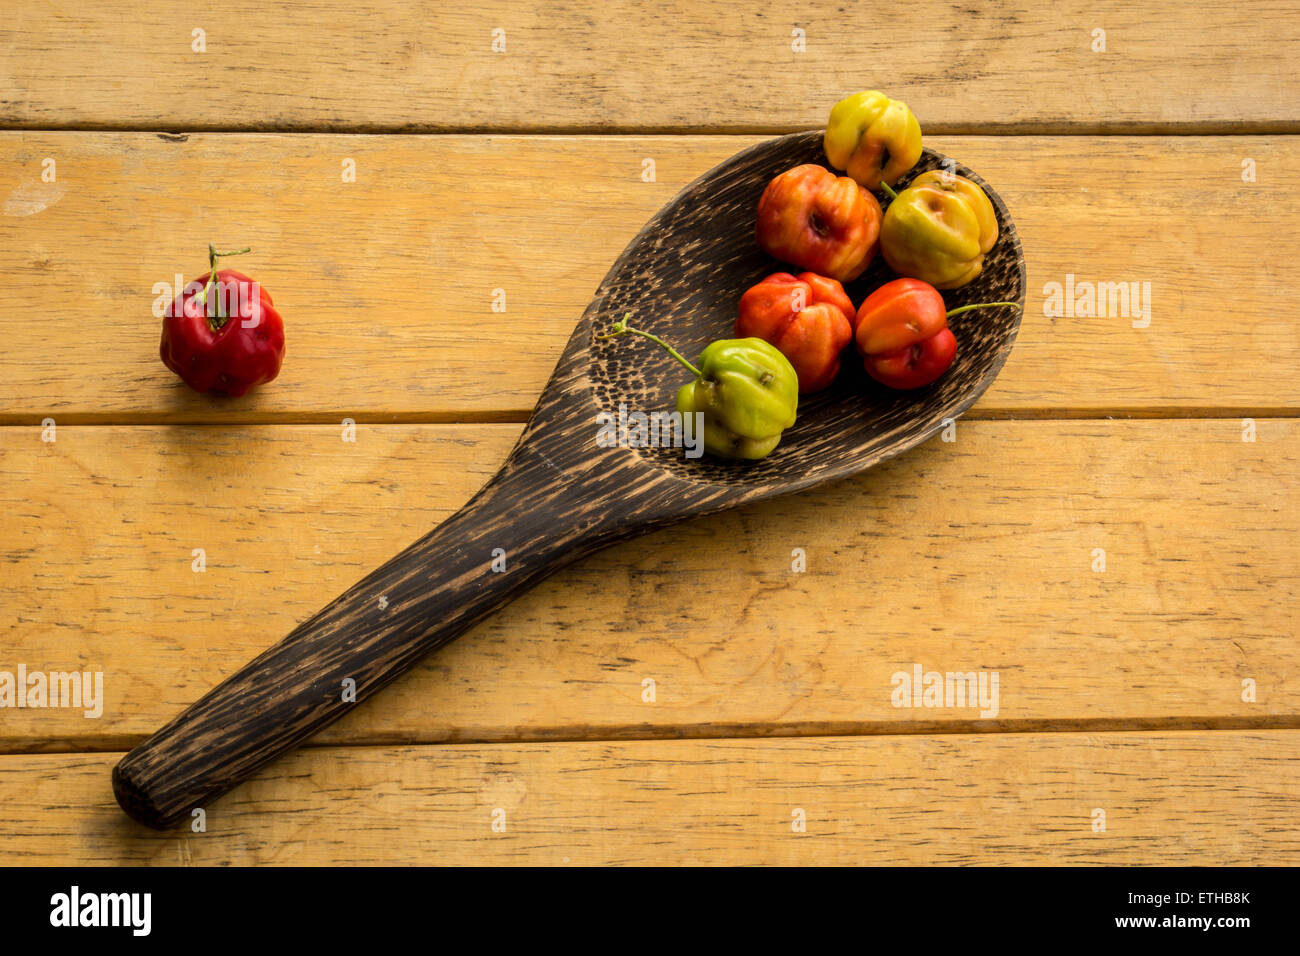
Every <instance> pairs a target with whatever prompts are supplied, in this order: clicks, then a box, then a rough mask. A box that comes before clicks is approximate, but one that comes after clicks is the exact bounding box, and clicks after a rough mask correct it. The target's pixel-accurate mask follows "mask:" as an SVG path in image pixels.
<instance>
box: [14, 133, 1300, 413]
mask: <svg viewBox="0 0 1300 956" xmlns="http://www.w3.org/2000/svg"><path fill="white" fill-rule="evenodd" d="M757 141H758V140H757V139H755V138H753V137H676V136H669V137H510V136H483V137H479V136H468V137H460V136H452V137H423V136H401V137H397V136H379V137H370V136H356V137H342V136H310V137H308V136H291V135H281V136H258V135H216V134H207V135H192V136H190V137H189V139H188V140H187V141H186V142H183V143H182V142H171V141H166V140H163V139H160V138H159V137H157V136H153V135H122V134H94V135H91V134H51V133H7V134H3V135H0V154H3V156H4V158H5V162H3V163H0V177H3V178H0V197H3V198H4V201H5V204H6V208H7V209H8V210H9V211H10V213H11V215H9V216H7V217H5V219H4V222H5V228H4V229H3V230H0V281H3V283H4V285H5V288H6V290H7V294H6V298H5V301H4V304H3V306H0V335H3V337H4V340H5V342H6V349H5V351H4V353H3V354H2V355H0V422H9V423H15V422H16V423H24V424H25V423H35V422H39V421H40V420H41V419H42V418H44V417H45V416H47V415H52V416H54V417H55V418H56V420H58V421H60V422H77V421H92V422H103V421H112V422H137V421H178V422H207V421H223V422H230V421H248V422H264V421H333V422H338V421H340V420H341V419H342V418H343V417H344V416H351V417H354V418H357V419H358V420H373V421H392V420H400V421H474V420H497V421H500V420H513V421H522V420H523V419H524V418H525V417H526V414H527V412H528V411H529V410H530V409H531V408H532V406H533V403H534V402H535V401H536V398H537V395H538V394H539V392H540V390H541V388H542V386H543V385H544V384H545V382H546V379H547V376H548V375H549V374H550V371H551V369H552V368H553V366H554V364H555V361H556V359H557V357H558V356H559V354H560V351H561V349H562V347H563V345H564V342H565V341H566V339H567V336H568V334H569V332H570V331H571V330H572V328H573V324H574V322H575V321H576V320H577V318H578V316H579V315H581V313H582V311H583V309H584V308H585V307H586V304H587V302H588V301H589V299H590V297H591V293H592V291H593V290H594V289H595V288H596V286H597V284H598V283H599V281H600V279H601V276H603V275H604V272H605V270H606V269H607V268H608V266H609V264H610V262H611V261H612V260H613V258H614V257H615V256H616V255H617V253H618V251H619V250H621V249H622V248H623V246H624V245H625V244H626V243H627V242H628V241H629V240H630V239H631V238H632V237H633V236H634V235H635V234H636V232H637V230H638V229H639V228H640V227H641V226H642V224H644V222H645V221H646V220H647V219H649V218H650V216H652V215H653V214H654V213H655V211H656V210H658V208H659V207H660V206H661V205H662V204H664V203H665V202H667V201H668V200H669V199H670V198H672V196H673V195H674V194H675V193H676V192H677V190H678V189H679V188H680V187H682V186H683V185H685V184H686V183H687V182H689V181H690V180H691V179H693V178H694V177H696V176H697V175H699V174H701V173H703V172H704V171H705V170H706V169H708V168H710V167H711V166H713V165H714V164H716V163H718V162H721V161H722V160H724V159H726V158H727V157H728V156H730V155H732V154H733V153H734V152H736V151H737V150H739V149H741V148H743V147H745V146H748V145H750V144H752V143H754V142H757ZM931 145H934V146H936V147H939V148H942V149H943V150H944V151H946V152H947V153H949V154H950V155H952V156H954V157H956V158H957V159H959V160H960V161H962V162H964V163H967V164H969V165H970V166H971V167H972V168H974V169H975V170H977V171H978V172H979V173H980V174H981V175H983V176H984V177H985V178H986V179H987V180H988V181H989V182H990V183H991V184H992V185H993V187H994V188H995V189H996V190H998V192H999V193H1001V194H1002V195H1003V198H1004V199H1005V200H1006V202H1007V204H1008V206H1009V207H1010V209H1011V211H1012V214H1013V217H1014V218H1015V221H1016V225H1017V228H1018V229H1019V231H1020V235H1021V239H1022V242H1023V244H1024V248H1025V251H1026V258H1027V264H1028V270H1029V286H1028V288H1029V298H1028V301H1027V310H1026V314H1025V316H1024V319H1023V322H1022V325H1021V330H1020V333H1019V336H1018V339H1017V343H1016V348H1015V350H1014V352H1013V353H1012V356H1011V358H1010V361H1009V363H1008V365H1007V367H1006V369H1005V370H1004V372H1003V374H1002V375H1001V376H1000V378H999V380H998V382H997V383H996V384H995V385H994V387H993V388H992V389H991V390H990V391H989V392H988V393H987V394H986V395H985V396H984V397H983V399H982V400H981V401H980V403H979V404H978V405H977V406H976V408H975V409H974V410H973V414H975V415H977V416H984V417H990V416H998V417H1000V416H1009V415H1015V416H1031V417H1032V416H1041V415H1052V416H1061V415H1074V414H1078V415H1106V414H1124V413H1127V412H1137V413H1142V414H1198V413H1200V414H1204V413H1210V414H1214V413H1216V412H1217V413H1219V414H1227V415H1232V414H1238V413H1240V414H1265V413H1267V412H1269V411H1272V412H1274V413H1278V412H1285V413H1289V412H1291V411H1292V410H1294V409H1295V408H1296V407H1297V402H1300V399H1297V393H1296V390H1295V389H1294V388H1293V387H1292V384H1293V382H1294V381H1295V379H1296V377H1297V375H1300V337H1298V336H1297V331H1296V325H1295V323H1294V322H1292V321H1291V319H1290V318H1289V316H1291V315H1292V314H1295V313H1296V312H1297V311H1300V292H1298V291H1297V287H1296V285H1295V284H1294V283H1292V282H1290V281H1288V280H1287V278H1286V277H1287V276H1288V275H1289V270H1290V268H1291V260H1290V253H1289V249H1288V247H1287V244H1286V243H1284V242H1279V241H1277V237H1278V236H1282V235H1286V234H1288V233H1289V231H1290V230H1291V228H1292V226H1293V224H1294V222H1295V221H1296V220H1297V218H1300V200H1298V199H1297V196H1296V193H1295V191H1294V190H1292V189H1290V188H1289V180H1288V179H1287V176H1286V170H1288V169H1291V168H1295V167H1296V166H1297V165H1300V138H1294V137H1214V138H1210V139H1193V138H1186V137H1176V138H1152V137H1136V138H1104V139H1087V138H1083V139H1081V138H1076V137H1063V138H1057V137H1013V138H1012V137H943V138H941V139H933V140H931ZM47 156H48V157H53V158H55V160H56V163H57V170H58V177H59V178H58V182H56V183H49V184H43V183H41V182H40V176H41V162H42V159H43V158H45V157H47ZM345 157H351V158H354V159H356V161H357V163H358V179H357V182H356V183H349V184H344V183H342V182H341V165H340V164H341V161H342V160H343V159H344V158H345ZM643 158H654V159H655V160H656V171H657V172H656V175H657V181H656V182H654V183H646V182H642V180H641V170H642V165H641V162H642V159H643ZM1243 158H1252V159H1254V160H1255V161H1256V163H1257V168H1258V182H1256V183H1253V184H1246V183H1242V182H1241V178H1240V176H1241V162H1242V160H1243ZM268 210H274V213H273V214H272V213H269V212H268ZM23 212H27V213H28V214H26V215H20V214H19V213H23ZM196 222H197V223H199V224H200V225H199V226H197V227H196V225H195V224H196ZM209 239H211V240H213V241H217V242H219V243H229V242H235V243H237V244H243V243H247V244H250V245H252V246H253V247H254V254H253V256H251V257H248V261H247V268H248V270H249V271H250V272H251V274H253V275H254V276H255V277H257V278H258V279H260V280H261V281H262V282H263V283H265V285H266V287H267V288H268V289H269V290H270V291H271V292H272V294H273V295H274V296H275V301H276V303H277V305H279V306H281V312H282V313H283V314H284V316H285V324H286V330H287V339H288V344H287V356H286V359H285V365H284V369H283V371H282V372H281V375H280V377H279V379H277V380H276V381H275V382H274V383H272V384H271V385H269V386H267V387H265V388H261V389H257V390H255V391H254V392H253V393H251V394H250V395H248V396H246V397H245V398H244V399H242V400H239V401H217V400H213V399H211V398H207V397H203V396H196V395H194V394H192V393H190V392H189V390H188V389H186V388H185V386H184V385H183V384H182V383H181V382H180V380H179V379H177V378H176V377H175V376H173V375H171V374H170V373H169V372H168V371H167V370H166V369H165V368H164V367H163V366H162V363H161V362H160V361H159V360H158V354H157V352H158V335H159V328H160V320H158V319H155V318H153V316H152V315H151V313H150V309H151V306H152V303H153V300H154V294H153V292H152V289H153V287H154V284H155V283H159V282H166V283H173V282H174V281H175V274H176V272H177V270H180V271H181V272H182V273H184V274H185V275H186V277H187V278H192V277H193V276H194V275H197V274H199V273H200V272H201V271H202V269H203V267H205V265H206V258H205V255H206V251H205V249H204V248H203V246H204V243H206V242H207V241H208V240H209ZM1068 274H1073V275H1075V276H1076V277H1077V279H1079V280H1081V281H1088V282H1150V284H1151V288H1150V296H1151V313H1152V315H1151V320H1150V325H1149V326H1148V327H1147V328H1133V320H1132V319H1131V318H1127V317H1123V316H1107V317H1096V318H1048V317H1046V316H1045V315H1044V310H1043V305H1044V286H1045V284H1046V283H1048V282H1059V283H1064V282H1066V277H1067V275H1068ZM498 288H499V289H504V290H505V294H506V307H507V311H506V312H505V313H494V312H493V311H492V299H493V290H494V289H498ZM1225 309H1229V310H1230V311H1231V317H1232V326H1233V330H1234V337H1233V340H1232V345H1231V349H1230V352H1226V353H1225V351H1224V345H1223V335H1224V321H1225V318H1224V316H1225ZM33 316H39V317H40V321H33V320H32V317H33Z"/></svg>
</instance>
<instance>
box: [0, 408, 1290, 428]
mask: <svg viewBox="0 0 1300 956" xmlns="http://www.w3.org/2000/svg"><path fill="white" fill-rule="evenodd" d="M530 415H532V409H499V410H485V411H481V412H466V411H458V412H448V413H447V414H445V415H441V414H437V413H434V414H429V413H427V412H414V413H412V412H392V413H390V414H380V415H375V414H367V413H365V412H351V411H348V410H347V409H338V410H336V411H329V412H302V411H297V410H295V411H291V412H286V413H285V414H283V415H278V414H274V413H270V414H268V413H267V412H266V410H265V409H262V410H260V411H259V414H258V416H257V417H255V418H247V419H244V418H239V417H234V418H223V419H221V420H219V421H213V420H211V419H204V418H192V417H189V416H186V415H179V416H170V415H159V414H154V413H147V414H146V413H128V414H121V413H117V412H113V413H102V414H101V413H98V412H94V413H87V412H70V413H68V414H60V413H59V412H57V411H51V410H43V411H32V412H24V413H15V412H0V428H33V427H40V424H41V419H43V418H45V417H47V416H48V417H50V418H54V420H55V422H56V423H57V424H59V425H77V426H87V425H89V426H107V427H114V426H130V425H142V426H156V425H183V426H186V427H227V428H234V427H248V426H255V425H337V424H338V423H339V422H340V421H341V420H342V419H343V418H351V419H352V420H353V421H354V422H356V423H357V424H358V425H523V424H524V423H525V422H527V421H528V418H529V416H530ZM1238 418H1300V408H1291V407H1287V406H1285V405H1278V406H1250V407H1247V406H1242V407H1240V408H1237V407H1231V406H1218V405H1215V406H1198V405H1192V406H1178V407H1172V406H1170V407H1165V406H1159V405H1157V406H1116V407H1114V408H1055V407H1054V408H1017V409H1001V408H991V409H980V408H973V409H971V410H970V411H968V412H966V413H965V414H964V415H962V420H963V421H968V422H981V421H985V422H995V421H1032V422H1058V421H1059V422H1068V421H1108V420H1114V419H1125V420H1133V421H1142V420H1149V421H1159V420H1171V421H1174V420H1178V421H1192V420H1196V421H1217V420H1223V421H1229V420H1233V419H1238Z"/></svg>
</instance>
